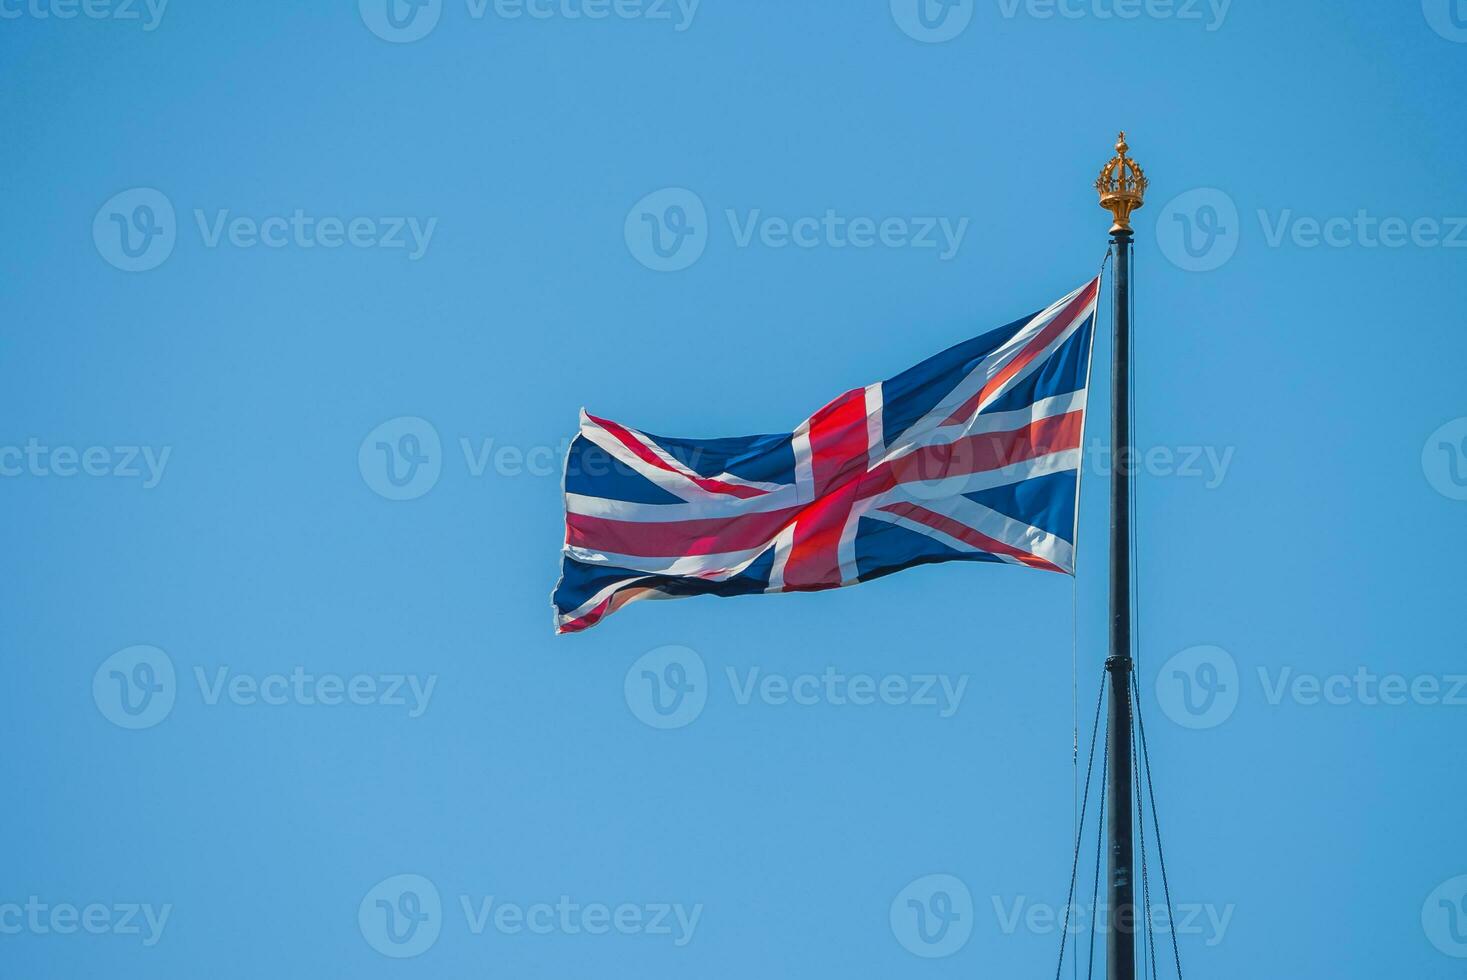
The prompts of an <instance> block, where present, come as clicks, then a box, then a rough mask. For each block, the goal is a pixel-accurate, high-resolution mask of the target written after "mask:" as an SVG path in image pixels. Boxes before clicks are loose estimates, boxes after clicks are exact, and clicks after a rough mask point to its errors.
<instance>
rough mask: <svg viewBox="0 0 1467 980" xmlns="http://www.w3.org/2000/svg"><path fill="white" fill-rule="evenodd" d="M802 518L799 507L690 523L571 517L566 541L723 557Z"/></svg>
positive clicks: (665, 554) (647, 553)
mask: <svg viewBox="0 0 1467 980" xmlns="http://www.w3.org/2000/svg"><path fill="white" fill-rule="evenodd" d="M799 513H800V508H799V507H785V508H782V509H780V510H770V511H763V512H761V513H757V514H740V515H739V516H737V517H700V518H695V519H693V520H687V521H618V520H613V519H612V518H609V517H589V516H587V515H585V514H566V515H565V526H566V541H567V543H569V544H570V545H572V546H574V547H577V548H586V549H588V550H590V551H601V552H608V553H610V554H614V555H635V556H637V557H640V558H679V557H682V556H684V555H721V554H726V553H728V552H731V551H747V550H749V549H750V548H758V547H762V546H763V545H766V544H769V543H770V542H771V541H773V540H774V537H775V535H777V534H778V533H779V530H780V528H782V527H784V526H785V525H787V524H788V523H789V522H790V521H791V520H794V519H795V517H796V516H797V515H798V514H799Z"/></svg>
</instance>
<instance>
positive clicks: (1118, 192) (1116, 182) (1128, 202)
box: [1095, 129, 1147, 235]
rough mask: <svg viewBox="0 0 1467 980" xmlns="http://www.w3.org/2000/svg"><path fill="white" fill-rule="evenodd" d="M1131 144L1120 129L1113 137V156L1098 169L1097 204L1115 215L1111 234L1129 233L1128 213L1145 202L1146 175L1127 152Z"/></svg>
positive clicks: (1096, 184)
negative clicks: (1114, 140) (1098, 202)
mask: <svg viewBox="0 0 1467 980" xmlns="http://www.w3.org/2000/svg"><path fill="white" fill-rule="evenodd" d="M1130 151H1131V147H1130V146H1129V145H1127V143H1126V131H1125V130H1124V129H1123V130H1121V133H1120V135H1119V136H1117V137H1116V155H1115V157H1114V158H1112V159H1111V161H1110V162H1109V163H1107V164H1106V165H1105V167H1104V168H1103V169H1102V170H1101V171H1100V178H1099V179H1098V180H1096V182H1095V189H1096V190H1097V191H1099V192H1100V206H1101V207H1103V208H1105V209H1106V210H1107V211H1109V212H1110V213H1111V214H1113V215H1114V216H1115V219H1116V220H1115V224H1113V225H1111V228H1110V233H1111V234H1112V235H1116V234H1122V233H1124V234H1127V235H1129V234H1130V233H1131V212H1133V211H1135V210H1137V209H1138V208H1140V207H1141V206H1142V205H1143V204H1145V203H1146V185H1147V180H1146V174H1145V173H1143V172H1142V170H1141V165H1140V164H1139V163H1137V162H1136V161H1135V160H1132V159H1131V158H1130V157H1129V156H1127V155H1126V154H1128V153H1129V152H1130Z"/></svg>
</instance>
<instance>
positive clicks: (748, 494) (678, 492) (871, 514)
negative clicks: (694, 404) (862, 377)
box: [553, 279, 1100, 633]
mask: <svg viewBox="0 0 1467 980" xmlns="http://www.w3.org/2000/svg"><path fill="white" fill-rule="evenodd" d="M1099 285H1100V281H1099V279H1095V280H1092V281H1091V282H1088V283H1086V284H1085V285H1084V286H1081V287H1080V288H1079V289H1077V290H1075V291H1074V292H1072V293H1070V294H1069V295H1068V296H1066V297H1064V298H1063V299H1061V300H1060V301H1059V302H1057V303H1055V304H1054V305H1052V306H1050V307H1049V308H1048V309H1046V310H1043V311H1042V312H1040V313H1038V314H1035V315H1033V316H1027V317H1024V318H1023V319H1021V320H1017V321H1015V322H1014V323H1011V324H1009V325H1008V326H1005V327H1000V328H999V329H997V330H994V331H992V332H990V333H987V334H984V335H983V336H981V337H978V338H976V339H973V340H969V341H967V342H966V343H962V344H959V345H957V346H956V347H953V348H951V349H949V350H947V351H944V352H943V353H941V354H938V355H937V356H935V357H931V358H928V359H927V360H925V361H923V362H922V363H921V364H918V365H917V366H916V367H913V368H911V369H909V370H907V371H904V372H902V373H901V374H899V375H897V376H896V377H894V378H892V379H891V380H889V381H882V382H878V383H877V384H872V385H867V386H866V387H864V388H856V389H853V390H851V391H848V392H846V393H845V394H844V395H841V396H840V397H839V398H836V399H835V400H834V401H832V402H831V403H830V404H828V405H826V406H825V407H824V408H822V409H820V411H818V412H816V413H815V414H814V415H812V416H810V418H808V419H807V420H805V421H804V422H802V423H801V424H800V425H799V426H798V427H797V428H796V429H795V430H794V431H793V432H787V433H783V434H780V435H764V436H746V437H743V438H734V439H670V438H667V437H664V436H654V435H649V434H647V433H645V432H641V431H638V430H636V429H633V428H630V427H628V426H624V425H618V424H617V423H615V422H611V421H608V420H607V419H601V418H597V417H595V416H594V415H588V414H586V413H585V412H584V411H583V412H582V413H581V429H580V434H579V435H578V436H577V437H576V439H575V440H574V441H573V442H572V443H571V446H570V451H569V453H568V454H567V457H566V471H565V547H564V549H563V563H562V572H561V579H560V584H559V585H557V586H556V589H555V594H554V596H553V602H554V605H555V626H556V632H558V633H574V632H577V631H579V630H583V629H586V628H588V627H590V626H594V625H595V624H596V623H598V622H600V621H601V620H602V619H603V618H605V617H606V615H607V614H609V613H612V612H615V611H616V610H617V609H620V608H621V607H622V606H624V605H626V604H627V603H628V602H632V601H633V600H636V599H674V598H682V597H684V596H693V595H719V596H731V595H749V594H754V593H761V592H813V591H818V590H822V589H836V588H840V587H842V586H846V585H855V584H857V583H858V582H867V581H870V580H871V579H874V578H879V577H880V576H882V575H887V574H890V573H891V572H895V571H900V570H901V569H903V568H910V567H912V566H914V565H924V564H928V563H931V562H942V561H988V562H1006V563H1009V564H1016V565H1028V566H1029V567H1031V568H1042V569H1045V570H1047V571H1052V572H1066V573H1071V574H1073V572H1074V552H1075V545H1074V543H1075V515H1076V498H1077V495H1078V489H1079V474H1080V451H1081V440H1082V434H1083V430H1084V418H1085V393H1086V386H1087V384H1088V380H1089V374H1090V347H1091V339H1092V335H1093V328H1094V320H1095V302H1096V294H1097V292H1098V289H1099Z"/></svg>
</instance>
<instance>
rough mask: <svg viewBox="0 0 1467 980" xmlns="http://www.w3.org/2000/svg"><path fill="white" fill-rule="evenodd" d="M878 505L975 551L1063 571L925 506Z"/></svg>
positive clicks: (1048, 569)
mask: <svg viewBox="0 0 1467 980" xmlns="http://www.w3.org/2000/svg"><path fill="white" fill-rule="evenodd" d="M880 509H881V510H884V511H886V512H887V513H890V514H896V515H897V516H898V517H905V518H907V519H908V520H911V521H916V522H917V523H918V524H923V525H925V526H927V527H930V528H932V529H933V530H935V531H941V532H942V533H943V534H946V535H947V536H948V537H951V538H957V539H958V540H959V541H962V542H963V543H964V544H970V545H972V546H973V547H975V548H977V549H978V550H979V551H986V552H988V553H989V554H991V555H1007V556H1008V557H1010V558H1013V559H1014V560H1015V561H1018V562H1021V563H1022V564H1025V565H1028V566H1029V567H1030V568H1042V569H1044V570H1045V571H1048V572H1061V573H1063V572H1064V569H1063V568H1060V567H1059V566H1058V565H1056V564H1054V563H1053V562H1049V561H1045V560H1044V559H1043V558H1040V557H1039V556H1038V555H1031V554H1030V553H1029V552H1027V551H1021V550H1020V549H1018V548H1015V547H1014V546H1013V545H1009V544H1004V543H1003V542H1002V541H1000V540H998V539H997V538H990V537H989V536H988V535H986V534H984V533H983V532H981V531H976V530H974V529H973V528H971V527H969V526H968V525H966V524H962V523H960V522H958V521H955V520H953V519H952V518H951V517H948V516H946V515H945V514H938V513H935V512H933V511H930V510H928V509H927V508H925V507H918V506H917V505H916V504H907V503H895V504H888V505H887V506H885V507H882V508H880Z"/></svg>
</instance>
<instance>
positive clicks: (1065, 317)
mask: <svg viewBox="0 0 1467 980" xmlns="http://www.w3.org/2000/svg"><path fill="white" fill-rule="evenodd" d="M1099 291H1100V280H1099V279H1092V280H1090V284H1089V285H1088V286H1086V287H1085V288H1084V289H1081V290H1080V293H1079V295H1077V296H1076V297H1075V298H1074V299H1072V300H1070V302H1069V304H1068V305H1066V306H1065V308H1064V309H1063V310H1060V312H1059V313H1058V314H1057V315H1056V316H1055V318H1054V319H1053V320H1050V321H1049V323H1048V324H1047V325H1046V326H1045V328H1044V329H1043V330H1041V331H1039V336H1037V337H1035V338H1034V339H1033V340H1031V341H1030V342H1029V344H1028V346H1026V347H1025V348H1024V349H1023V350H1021V351H1019V353H1018V354H1017V355H1016V356H1015V357H1014V359H1013V360H1012V361H1009V362H1008V363H1007V364H1005V365H1004V366H1003V368H1002V369H1001V370H1000V371H999V372H998V373H997V374H995V375H994V376H993V377H992V378H989V379H988V383H987V384H985V385H984V386H983V387H982V389H980V390H979V392H978V393H977V394H976V395H974V396H973V397H972V398H969V399H968V400H967V401H965V402H963V405H962V407H961V408H959V409H958V410H957V411H956V412H953V413H952V414H951V415H949V416H948V417H947V420H946V421H945V422H943V423H942V424H943V425H957V424H958V423H960V422H966V421H968V419H970V418H972V417H973V413H974V412H976V411H978V406H979V405H981V404H983V401H984V400H985V399H986V398H988V396H989V395H990V394H992V393H993V392H995V391H997V390H998V389H1000V388H1002V387H1003V386H1004V385H1005V384H1007V383H1008V382H1009V379H1011V378H1012V377H1013V376H1014V375H1016V374H1018V373H1019V372H1020V371H1022V370H1023V369H1024V368H1025V367H1026V366H1027V365H1028V364H1029V363H1030V362H1031V361H1033V360H1034V358H1036V357H1038V356H1039V354H1040V352H1041V351H1043V350H1044V348H1046V347H1048V346H1049V345H1050V344H1051V343H1052V342H1053V341H1054V339H1055V338H1056V337H1058V336H1059V335H1060V334H1062V333H1064V332H1065V330H1067V329H1068V328H1069V326H1070V324H1072V323H1073V322H1074V321H1075V317H1077V316H1078V315H1079V314H1080V311H1081V310H1083V309H1085V307H1087V306H1089V305H1090V304H1091V303H1093V302H1095V297H1096V295H1097V294H1098V293H1099Z"/></svg>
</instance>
